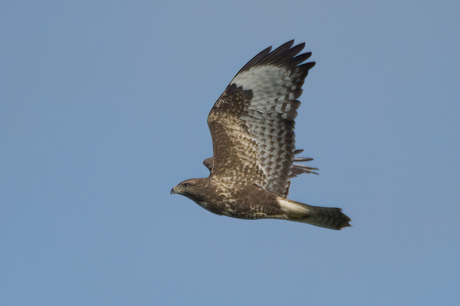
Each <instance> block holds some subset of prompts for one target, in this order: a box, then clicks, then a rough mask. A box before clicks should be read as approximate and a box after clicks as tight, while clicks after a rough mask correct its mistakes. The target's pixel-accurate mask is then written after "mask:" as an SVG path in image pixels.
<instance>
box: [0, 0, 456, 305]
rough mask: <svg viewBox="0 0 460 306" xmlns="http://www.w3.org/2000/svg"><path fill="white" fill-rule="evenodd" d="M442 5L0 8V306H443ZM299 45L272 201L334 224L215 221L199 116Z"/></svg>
mask: <svg viewBox="0 0 460 306" xmlns="http://www.w3.org/2000/svg"><path fill="white" fill-rule="evenodd" d="M459 11H460V2H458V1H436V2H435V1H379V2H377V1H347V2H345V1H289V0H288V1H283V2H279V1H239V0H236V1H232V2H218V1H194V2H192V1H169V2H168V3H166V2H164V3H162V4H159V3H156V2H155V1H65V2H62V1H40V2H28V1H9V2H7V3H3V4H2V9H1V10H0V27H1V31H0V41H1V42H2V47H1V48H0V143H1V146H0V242H1V248H0V271H1V273H0V288H1V289H0V292H1V293H0V304H1V305H238V304H239V305H251V304H252V305H255V304H258V305H287V304H290V305H306V304H309V305H457V304H458V303H459V302H460V293H459V291H458V285H459V283H460V266H459V263H458V258H460V241H459V238H458V233H459V232H460V225H459V222H458V216H459V215H460V196H459V189H460V179H459V176H458V173H459V171H460V162H459V155H460V141H459V139H460V120H459V117H460V105H459V96H460V84H459V80H460V79H459V74H458V72H459V71H460V57H459V53H460V52H459V51H460V41H459V39H458V35H459V34H458V33H459V32H460V21H459V18H458V13H459ZM294 38H295V39H296V42H299V43H300V42H306V50H307V51H312V52H313V56H312V59H313V60H314V61H316V62H317V65H316V67H314V68H313V69H312V70H311V72H310V74H309V76H308V78H307V80H306V83H305V86H304V94H303V96H302V97H301V102H302V106H301V108H300V110H299V116H298V117H297V123H296V135H297V146H298V148H303V149H305V156H309V157H313V158H315V160H314V161H313V162H311V165H312V166H315V167H318V168H319V169H320V170H319V173H320V175H319V176H314V175H303V176H301V177H298V178H296V179H295V180H293V181H292V186H291V194H290V198H291V199H294V200H296V201H300V202H304V203H308V204H312V205H318V206H338V207H341V208H343V210H344V212H345V213H346V214H347V215H349V216H350V217H351V218H352V219H353V223H352V224H353V228H346V229H344V230H342V231H339V232H337V231H332V230H327V229H322V228H316V227H313V226H309V225H305V224H300V223H293V222H285V221H278V220H259V221H245V220H237V219H231V218H226V217H220V216H216V215H213V214H211V213H209V212H207V211H205V210H203V209H201V208H200V207H198V206H197V205H196V204H194V203H193V202H192V201H190V200H188V199H186V198H184V197H180V196H170V195H169V191H170V189H171V188H172V187H173V186H175V185H176V184H177V183H179V182H180V181H182V180H184V179H187V178H192V177H204V176H207V174H208V172H207V169H206V168H205V167H204V166H203V165H202V161H203V159H205V158H207V157H209V156H211V155H212V145H211V138H210V134H209V131H208V128H207V125H206V117H207V114H208V112H209V110H210V109H211V107H212V105H213V103H214V102H215V100H216V99H217V98H218V97H219V95H220V94H221V93H222V91H223V90H224V89H225V87H226V85H227V84H228V82H229V81H230V80H231V79H232V77H233V76H234V74H235V73H236V72H238V70H239V69H240V68H241V67H242V66H243V65H244V64H245V63H246V62H247V61H248V60H249V59H250V58H252V57H253V56H254V55H255V54H256V53H258V52H259V51H261V50H262V49H264V48H266V47H268V46H270V45H273V46H274V47H276V46H278V45H280V44H282V43H284V42H286V41H288V40H290V39H294Z"/></svg>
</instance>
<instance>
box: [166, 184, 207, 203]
mask: <svg viewBox="0 0 460 306" xmlns="http://www.w3.org/2000/svg"><path fill="white" fill-rule="evenodd" d="M204 181H205V179H189V180H185V181H183V182H180V183H179V184H178V185H177V186H176V187H174V188H173V189H171V192H170V193H171V194H180V195H183V196H184V197H187V198H190V199H192V200H194V201H196V200H198V197H199V195H200V194H201V190H202V189H203V187H204V185H205V184H204V183H205V182H204Z"/></svg>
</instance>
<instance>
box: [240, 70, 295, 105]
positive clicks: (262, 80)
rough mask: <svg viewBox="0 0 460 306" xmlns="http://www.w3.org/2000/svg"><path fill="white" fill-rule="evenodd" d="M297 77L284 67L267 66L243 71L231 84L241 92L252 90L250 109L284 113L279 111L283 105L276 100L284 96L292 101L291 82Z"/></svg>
mask: <svg viewBox="0 0 460 306" xmlns="http://www.w3.org/2000/svg"><path fill="white" fill-rule="evenodd" d="M297 77H298V75H296V74H295V73H292V71H288V70H287V69H286V68H284V67H278V66H273V65H267V66H256V67H254V68H252V69H250V70H249V71H243V72H241V73H239V74H238V75H237V76H235V78H234V79H233V80H232V82H231V83H233V84H236V85H237V86H238V87H239V86H242V87H243V90H252V93H253V95H254V98H253V99H252V101H251V106H250V108H252V109H254V110H259V111H262V112H267V111H269V110H270V108H272V107H273V109H276V108H278V109H276V111H277V112H280V113H284V112H285V111H281V109H279V107H282V106H283V103H282V102H281V103H280V102H278V101H276V99H278V98H280V97H284V96H286V95H288V96H289V98H290V99H294V98H293V94H292V93H291V92H290V89H291V88H292V87H293V84H292V81H293V80H294V79H296V78H297ZM294 87H295V86H294Z"/></svg>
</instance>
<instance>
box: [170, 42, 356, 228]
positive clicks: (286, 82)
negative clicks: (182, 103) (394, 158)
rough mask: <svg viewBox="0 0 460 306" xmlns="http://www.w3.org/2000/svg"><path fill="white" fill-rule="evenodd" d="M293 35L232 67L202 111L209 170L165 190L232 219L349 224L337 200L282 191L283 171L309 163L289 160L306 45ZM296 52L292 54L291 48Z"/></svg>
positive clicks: (301, 169) (290, 173) (306, 66)
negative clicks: (309, 199) (330, 202)
mask: <svg viewBox="0 0 460 306" xmlns="http://www.w3.org/2000/svg"><path fill="white" fill-rule="evenodd" d="M293 44H294V40H292V41H289V42H287V43H285V44H283V45H282V46H280V47H279V48H277V49H275V50H274V51H271V47H269V48H267V49H265V50H263V51H262V52H260V53H259V54H257V55H256V56H255V57H254V58H253V59H251V60H250V61H249V62H248V63H247V64H246V65H244V67H243V68H242V69H241V70H240V71H239V72H238V73H237V74H236V76H235V77H234V78H233V80H232V81H231V82H230V84H229V85H228V86H227V88H226V89H225V91H224V92H223V94H222V95H221V96H220V97H219V99H218V100H217V102H216V103H215V104H214V106H213V107H212V109H211V112H210V113H209V115H208V126H209V130H210V131H211V136H212V145H213V157H210V158H208V159H206V160H205V161H204V162H203V163H204V165H205V166H206V167H207V168H208V169H209V170H210V174H209V177H207V178H195V179H188V180H185V181H183V182H181V183H179V184H178V185H177V186H176V187H174V188H173V189H172V190H171V194H180V195H183V196H185V197H187V198H189V199H191V200H193V201H194V202H196V203H197V204H198V205H200V206H201V207H203V208H204V209H207V210H208V211H210V212H212V213H215V214H217V215H225V216H228V217H233V218H240V219H253V220H254V219H283V220H289V221H296V222H302V223H308V224H312V225H316V226H320V227H325V228H330V229H335V230H339V229H342V228H343V227H347V226H350V224H349V221H351V220H350V218H348V217H347V216H346V215H345V214H343V213H342V211H341V209H340V208H335V207H318V206H311V205H307V204H303V203H300V202H296V201H293V200H289V199H288V198H287V196H288V193H289V186H290V180H291V178H293V177H295V176H297V175H300V174H303V173H315V172H314V170H317V169H316V168H312V167H308V166H305V165H301V164H295V163H294V162H305V161H310V160H312V159H311V158H304V157H297V156H296V155H297V154H298V153H300V152H302V151H303V150H298V149H296V147H295V134H294V125H295V122H294V120H295V118H296V116H297V109H298V108H299V106H300V102H299V101H298V98H299V97H300V96H301V94H302V85H303V83H304V81H305V78H306V76H307V74H308V71H309V70H310V69H311V68H313V66H315V62H306V63H304V62H305V61H306V60H307V59H308V58H309V57H310V56H311V52H307V53H300V52H301V51H302V50H303V48H304V46H305V44H304V43H302V44H298V45H296V46H293ZM299 53H300V54H299Z"/></svg>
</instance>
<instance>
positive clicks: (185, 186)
mask: <svg viewBox="0 0 460 306" xmlns="http://www.w3.org/2000/svg"><path fill="white" fill-rule="evenodd" d="M188 186H190V184H189V183H183V184H182V187H183V188H188Z"/></svg>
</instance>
